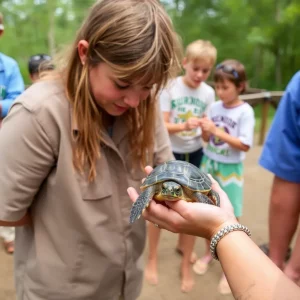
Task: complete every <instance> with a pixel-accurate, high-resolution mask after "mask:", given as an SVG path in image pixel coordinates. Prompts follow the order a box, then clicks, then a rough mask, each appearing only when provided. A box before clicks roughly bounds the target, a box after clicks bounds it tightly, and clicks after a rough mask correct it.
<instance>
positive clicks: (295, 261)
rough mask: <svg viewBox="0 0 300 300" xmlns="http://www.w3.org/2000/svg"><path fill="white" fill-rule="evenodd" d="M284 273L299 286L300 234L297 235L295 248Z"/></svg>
mask: <svg viewBox="0 0 300 300" xmlns="http://www.w3.org/2000/svg"><path fill="white" fill-rule="evenodd" d="M284 273H285V275H287V277H289V278H290V279H291V280H293V281H294V282H295V283H298V284H299V280H300V233H299V234H298V237H297V240H296V244H295V247H294V249H293V253H292V256H291V259H290V260H289V262H288V263H287V265H286V267H285V268H284Z"/></svg>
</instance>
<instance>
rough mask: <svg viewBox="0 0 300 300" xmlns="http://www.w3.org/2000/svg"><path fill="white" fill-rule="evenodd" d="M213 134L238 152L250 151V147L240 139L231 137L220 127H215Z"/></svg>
mask: <svg viewBox="0 0 300 300" xmlns="http://www.w3.org/2000/svg"><path fill="white" fill-rule="evenodd" d="M212 134H213V135H214V136H216V137H218V138H219V139H221V140H223V141H224V142H226V143H227V144H228V145H230V146H231V147H232V148H235V149H237V150H241V151H245V152H247V151H248V150H249V149H250V146H248V145H245V144H243V143H242V142H241V140H240V139H239V138H237V137H234V136H231V135H230V134H228V133H227V132H225V131H223V130H220V129H219V128H218V127H215V130H214V131H213V133H212Z"/></svg>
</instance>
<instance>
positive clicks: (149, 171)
mask: <svg viewBox="0 0 300 300" xmlns="http://www.w3.org/2000/svg"><path fill="white" fill-rule="evenodd" d="M152 170H153V168H152V167H150V166H146V167H145V171H146V174H147V175H149V174H150V173H151V172H152Z"/></svg>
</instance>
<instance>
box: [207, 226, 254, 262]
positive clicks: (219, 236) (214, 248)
mask: <svg viewBox="0 0 300 300" xmlns="http://www.w3.org/2000/svg"><path fill="white" fill-rule="evenodd" d="M237 230H239V231H244V232H245V233H247V234H248V236H251V232H250V230H249V229H248V228H247V227H246V226H244V225H241V224H232V225H227V226H225V227H223V228H222V229H220V230H219V231H218V232H217V233H216V234H215V235H214V236H213V237H212V239H211V241H210V252H211V255H212V257H213V258H214V259H216V260H219V258H218V255H217V245H218V243H219V242H220V240H221V239H222V238H223V237H224V236H225V235H227V234H228V233H230V232H232V231H237Z"/></svg>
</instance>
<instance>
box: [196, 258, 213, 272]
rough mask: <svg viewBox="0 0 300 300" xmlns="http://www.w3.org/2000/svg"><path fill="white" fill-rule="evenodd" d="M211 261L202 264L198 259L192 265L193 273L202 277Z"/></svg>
mask: <svg viewBox="0 0 300 300" xmlns="http://www.w3.org/2000/svg"><path fill="white" fill-rule="evenodd" d="M212 261H213V259H211V260H210V261H209V262H204V261H203V260H202V259H201V258H200V259H198V260H197V261H196V262H195V263H194V265H193V270H194V272H195V273H196V274H198V275H204V274H205V273H206V272H207V270H208V267H209V265H210V264H211V263H212Z"/></svg>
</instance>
